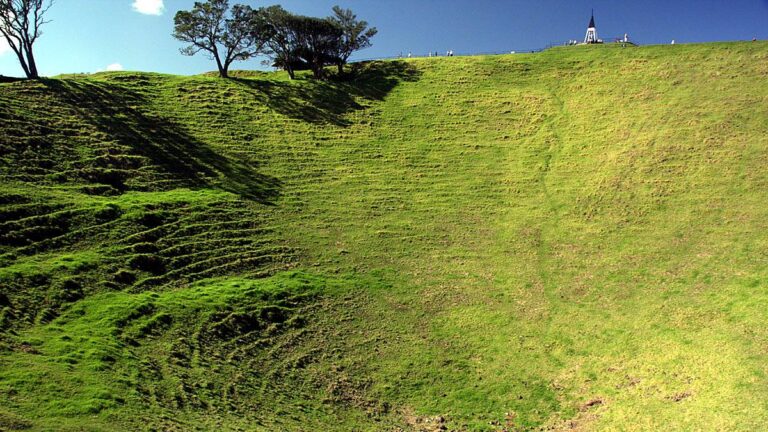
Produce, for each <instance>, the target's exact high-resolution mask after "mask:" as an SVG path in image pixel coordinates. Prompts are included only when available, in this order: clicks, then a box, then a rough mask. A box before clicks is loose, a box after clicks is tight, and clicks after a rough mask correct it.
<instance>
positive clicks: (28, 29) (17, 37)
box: [0, 0, 53, 79]
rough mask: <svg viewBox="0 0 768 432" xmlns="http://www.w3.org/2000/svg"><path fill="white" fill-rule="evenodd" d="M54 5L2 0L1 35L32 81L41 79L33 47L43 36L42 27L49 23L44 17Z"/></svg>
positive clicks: (38, 0)
mask: <svg viewBox="0 0 768 432" xmlns="http://www.w3.org/2000/svg"><path fill="white" fill-rule="evenodd" d="M52 5H53V0H48V1H45V0H0V35H2V36H3V37H5V40H6V41H7V42H8V45H9V46H10V47H11V49H12V50H13V52H14V53H15V54H16V57H17V58H18V59H19V63H20V64H21V68H22V69H23V70H24V74H25V75H26V76H27V78H30V79H36V78H39V77H40V75H39V74H38V72H37V63H36V62H35V56H34V54H33V52H32V47H33V46H34V44H35V42H37V39H38V38H39V37H40V36H42V34H43V33H42V32H41V31H40V27H42V26H43V24H45V23H47V22H49V21H45V19H44V16H45V14H46V12H48V9H50V8H51V6H52Z"/></svg>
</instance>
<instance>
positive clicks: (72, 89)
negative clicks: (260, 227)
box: [43, 79, 281, 204]
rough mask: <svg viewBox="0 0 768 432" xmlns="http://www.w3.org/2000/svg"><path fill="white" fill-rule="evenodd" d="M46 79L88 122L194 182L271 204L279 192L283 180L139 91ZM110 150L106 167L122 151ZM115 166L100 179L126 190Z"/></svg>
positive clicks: (167, 171) (105, 85) (131, 150)
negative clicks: (217, 147)
mask: <svg viewBox="0 0 768 432" xmlns="http://www.w3.org/2000/svg"><path fill="white" fill-rule="evenodd" d="M43 82H44V84H45V86H46V87H47V88H48V89H49V90H50V91H52V92H53V93H54V94H55V95H56V96H57V97H58V98H59V99H60V100H62V101H63V102H64V103H66V104H69V105H70V106H71V107H73V108H74V109H75V110H77V111H78V112H79V113H80V114H81V116H82V119H83V120H84V121H85V122H87V123H89V124H91V125H93V126H94V127H95V128H96V129H98V130H99V131H100V132H102V133H104V134H106V135H107V136H108V137H110V139H112V140H114V141H116V142H117V143H119V145H120V146H122V147H127V148H129V149H130V152H131V153H133V154H136V155H141V156H144V157H146V158H148V159H149V160H150V161H151V163H152V164H153V165H157V166H158V167H160V168H161V170H163V171H164V172H166V173H169V174H171V175H173V176H174V177H175V178H178V179H181V180H182V181H183V183H184V184H186V185H187V186H189V187H218V188H220V189H223V190H226V191H229V192H232V193H235V194H237V195H240V196H241V197H243V198H246V199H250V200H255V201H258V202H261V203H265V204H271V203H272V202H273V200H274V199H276V198H277V197H278V196H279V194H280V188H281V182H280V181H279V180H278V179H276V178H274V177H270V176H266V175H264V174H261V173H259V172H258V171H257V168H258V167H257V166H256V164H254V163H252V162H248V161H243V160H237V161H235V160H232V159H230V158H227V157H225V156H223V155H221V154H219V153H217V152H215V151H214V150H213V149H211V148H210V147H209V146H208V145H206V144H205V143H204V142H201V141H200V140H198V139H196V138H195V137H193V136H192V135H190V134H189V133H188V132H186V131H185V130H184V128H183V127H182V126H180V125H178V124H174V122H173V121H171V120H170V119H167V118H164V117H162V116H160V115H157V114H154V113H149V112H147V110H146V109H144V110H143V109H142V108H141V107H146V106H147V105H148V101H147V99H146V97H145V96H144V95H142V94H141V93H139V92H136V91H133V90H130V89H128V88H126V87H124V86H121V85H116V84H114V83H103V82H97V81H92V80H88V81H86V80H55V79H45V80H43ZM115 152H116V153H118V151H115ZM109 156H111V160H113V161H115V162H114V163H113V165H115V166H114V167H110V166H107V168H120V166H119V163H118V162H116V161H118V159H119V158H118V156H119V155H108V157H109ZM108 160H110V159H108ZM128 168H133V169H136V167H130V166H129V167H128ZM110 172H112V173H117V174H114V175H113V176H105V177H104V178H100V179H99V181H100V182H102V183H106V184H109V185H111V186H113V187H114V188H115V189H118V190H125V189H126V186H125V183H124V181H125V179H124V178H122V177H121V176H120V175H119V173H120V170H119V169H115V170H111V171H110Z"/></svg>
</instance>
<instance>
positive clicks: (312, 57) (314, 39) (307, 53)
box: [293, 16, 342, 78]
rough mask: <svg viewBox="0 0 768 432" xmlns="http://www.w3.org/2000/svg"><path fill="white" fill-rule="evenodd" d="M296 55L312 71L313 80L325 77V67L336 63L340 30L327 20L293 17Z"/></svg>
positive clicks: (340, 35)
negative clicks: (296, 47)
mask: <svg viewBox="0 0 768 432" xmlns="http://www.w3.org/2000/svg"><path fill="white" fill-rule="evenodd" d="M293 22H294V25H295V28H294V30H295V32H296V40H297V45H298V52H297V54H298V55H299V57H300V58H301V59H303V60H304V61H305V62H307V64H309V66H310V68H311V69H312V73H313V74H314V76H315V78H323V77H324V76H325V66H327V65H329V64H333V63H335V62H336V53H337V52H338V50H339V48H338V47H339V44H340V43H341V37H342V30H341V28H340V27H339V26H337V25H336V24H335V23H333V22H331V21H330V20H328V19H323V18H315V17H307V16H297V17H294V21H293Z"/></svg>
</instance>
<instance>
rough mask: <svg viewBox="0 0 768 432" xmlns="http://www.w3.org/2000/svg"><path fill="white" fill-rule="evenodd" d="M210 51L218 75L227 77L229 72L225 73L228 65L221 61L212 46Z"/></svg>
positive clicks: (217, 52)
mask: <svg viewBox="0 0 768 432" xmlns="http://www.w3.org/2000/svg"><path fill="white" fill-rule="evenodd" d="M211 52H212V53H213V58H214V60H216V67H217V68H218V69H219V77H221V78H229V74H228V73H227V69H228V67H227V66H225V65H223V64H222V63H221V58H219V51H218V50H217V49H216V48H214V49H213V51H211Z"/></svg>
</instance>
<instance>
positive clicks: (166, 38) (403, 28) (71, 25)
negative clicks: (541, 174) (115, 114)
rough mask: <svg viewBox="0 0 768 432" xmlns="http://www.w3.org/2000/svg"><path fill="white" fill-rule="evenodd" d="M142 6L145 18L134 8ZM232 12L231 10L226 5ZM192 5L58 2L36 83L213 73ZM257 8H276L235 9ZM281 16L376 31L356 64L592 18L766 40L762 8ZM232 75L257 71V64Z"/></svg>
mask: <svg viewBox="0 0 768 432" xmlns="http://www.w3.org/2000/svg"><path fill="white" fill-rule="evenodd" d="M137 1H138V2H142V3H143V7H145V10H144V11H145V12H158V10H156V9H154V10H153V5H154V6H156V5H157V4H160V3H162V4H163V6H164V10H163V11H162V14H160V15H151V14H146V13H140V12H138V11H136V10H135V9H134V7H133V4H134V2H137ZM231 1H232V2H237V1H236V0H231ZM193 3H194V1H193V0H56V3H55V4H54V6H53V8H52V9H51V10H50V12H49V17H50V19H52V20H53V21H52V22H51V23H50V24H47V25H46V26H45V27H44V32H45V34H44V35H43V37H42V38H41V39H40V41H39V42H38V44H37V46H36V57H37V59H38V66H39V69H40V72H41V73H42V74H43V75H49V76H50V75H56V74H60V73H70V72H95V71H98V70H103V69H106V68H107V66H108V65H114V64H119V65H122V67H123V68H125V69H126V70H141V71H156V72H166V73H175V74H196V73H200V72H204V71H209V70H212V69H215V67H214V65H213V64H212V63H211V62H209V61H208V60H207V59H206V58H204V57H203V56H202V55H198V56H196V57H186V56H182V55H181V54H179V51H178V49H179V48H180V47H181V46H182V45H181V43H180V42H178V41H176V40H175V39H173V38H172V37H171V32H172V29H173V16H174V14H175V13H176V11H178V10H181V9H190V8H191V7H192V5H193ZM240 3H245V4H250V5H252V6H254V7H258V6H267V5H271V4H275V3H278V2H265V1H260V0H241V1H240ZM279 3H280V4H282V5H283V7H285V8H286V9H288V10H290V11H293V12H296V13H301V14H305V15H314V16H326V15H328V14H329V12H330V9H331V7H332V6H333V5H334V4H339V5H341V6H343V7H349V8H351V9H353V10H354V11H355V12H357V14H358V16H359V17H361V18H363V19H366V20H367V21H369V22H370V23H371V24H372V25H374V26H376V27H378V29H379V35H378V36H377V37H376V38H375V39H374V46H373V47H372V48H369V49H368V50H365V51H363V52H361V53H360V54H359V55H358V58H371V57H387V56H396V55H398V54H399V53H401V52H402V53H404V54H407V53H408V52H409V51H410V52H413V55H423V54H426V53H427V52H429V51H439V52H441V53H444V52H445V51H446V50H449V49H451V50H454V51H455V52H456V53H459V54H463V53H482V52H508V51H512V50H517V51H522V50H525V49H533V48H539V47H543V46H546V45H548V44H549V43H562V42H565V41H567V40H569V39H583V38H584V33H585V30H586V25H587V23H588V22H589V14H590V10H591V9H592V8H594V9H595V15H596V21H597V28H598V33H599V35H600V37H602V38H604V39H609V38H613V37H616V36H620V35H623V34H624V33H625V32H626V33H629V35H630V37H631V38H632V39H634V40H637V41H638V42H640V43H642V44H656V43H669V42H670V41H671V40H672V39H675V40H676V41H677V42H678V43H685V42H708V41H723V40H751V39H752V38H753V37H757V38H759V39H768V0H644V1H627V0H610V1H609V0H558V1H556V0H284V1H282V2H279ZM233 67H234V68H243V69H245V68H259V67H260V66H259V62H258V61H251V62H249V63H238V64H236V65H235V66H233ZM0 74H2V75H16V76H18V75H21V70H20V68H19V67H18V66H17V64H16V59H15V56H14V55H13V54H12V53H11V52H9V51H7V50H4V49H3V47H2V46H0Z"/></svg>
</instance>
